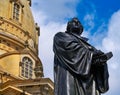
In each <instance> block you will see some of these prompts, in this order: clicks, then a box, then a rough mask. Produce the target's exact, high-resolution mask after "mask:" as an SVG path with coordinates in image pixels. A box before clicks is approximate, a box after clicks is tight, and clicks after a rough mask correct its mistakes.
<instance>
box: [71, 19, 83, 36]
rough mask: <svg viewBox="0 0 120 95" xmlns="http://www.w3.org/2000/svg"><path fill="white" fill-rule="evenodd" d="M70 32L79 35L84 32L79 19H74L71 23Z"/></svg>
mask: <svg viewBox="0 0 120 95" xmlns="http://www.w3.org/2000/svg"><path fill="white" fill-rule="evenodd" d="M70 31H71V32H74V33H76V34H79V35H81V33H82V32H83V27H82V25H81V23H80V21H79V20H78V19H77V18H73V19H72V21H71V22H70Z"/></svg>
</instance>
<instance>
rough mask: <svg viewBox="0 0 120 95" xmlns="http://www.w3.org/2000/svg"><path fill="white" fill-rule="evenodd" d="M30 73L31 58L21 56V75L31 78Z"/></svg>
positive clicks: (31, 71) (31, 68)
mask: <svg viewBox="0 0 120 95" xmlns="http://www.w3.org/2000/svg"><path fill="white" fill-rule="evenodd" d="M32 73H33V62H32V60H31V59H30V58H28V57H23V59H22V69H21V75H22V76H23V77H26V78H32Z"/></svg>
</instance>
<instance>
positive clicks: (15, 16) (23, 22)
mask: <svg viewBox="0 0 120 95" xmlns="http://www.w3.org/2000/svg"><path fill="white" fill-rule="evenodd" d="M30 7H31V0H0V95H53V89H54V87H53V82H52V81H51V80H50V79H49V78H44V74H43V66H42V63H41V60H40V58H39V57H38V53H39V51H38V50H39V49H38V44H39V40H38V38H39V36H40V28H39V26H38V25H37V23H35V22H34V19H33V15H32V12H31V9H30Z"/></svg>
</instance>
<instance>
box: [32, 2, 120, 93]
mask: <svg viewBox="0 0 120 95" xmlns="http://www.w3.org/2000/svg"><path fill="white" fill-rule="evenodd" d="M31 9H32V12H33V16H34V19H35V22H37V23H38V25H39V26H40V38H39V57H40V59H41V61H42V64H43V69H44V77H49V78H51V79H52V80H53V78H54V77H53V73H54V72H53V64H54V53H53V37H54V35H55V34H56V33H57V32H60V31H61V32H64V31H65V30H66V25H67V22H68V21H69V20H70V19H71V18H73V17H78V18H79V20H80V22H81V23H82V25H83V26H84V32H83V34H82V35H83V36H85V37H87V38H89V43H90V44H92V45H93V46H95V47H96V48H97V49H100V50H102V51H103V52H105V53H106V52H109V51H112V52H113V58H112V59H110V60H109V61H108V62H107V64H108V68H109V75H110V77H109V85H110V89H109V91H108V92H107V93H105V94H104V95H120V90H119V88H120V70H119V69H120V58H119V56H120V44H119V42H120V0H32V6H31Z"/></svg>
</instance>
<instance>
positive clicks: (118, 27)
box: [102, 10, 120, 95]
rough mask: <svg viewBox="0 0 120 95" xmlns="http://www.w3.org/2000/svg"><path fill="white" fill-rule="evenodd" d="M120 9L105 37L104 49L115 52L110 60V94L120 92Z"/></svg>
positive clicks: (112, 19)
mask: <svg viewBox="0 0 120 95" xmlns="http://www.w3.org/2000/svg"><path fill="white" fill-rule="evenodd" d="M119 42H120V10H118V11H117V12H115V13H114V14H113V15H112V17H111V19H110V21H109V25H108V34H107V37H105V38H104V39H103V42H102V45H103V49H104V50H105V51H106V52H107V51H112V52H113V58H112V59H111V60H110V61H109V62H108V66H109V71H110V91H109V92H108V95H117V94H118V93H119V94H120V91H119V88H120V85H119V82H120V70H119V69H120V57H119V56H120V44H119Z"/></svg>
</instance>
